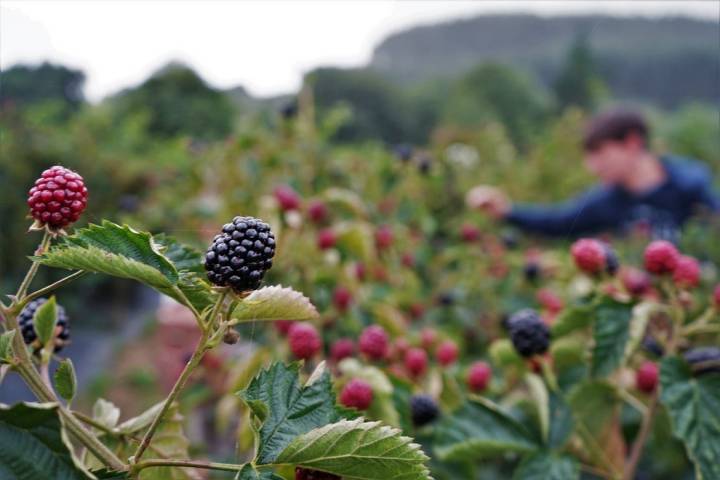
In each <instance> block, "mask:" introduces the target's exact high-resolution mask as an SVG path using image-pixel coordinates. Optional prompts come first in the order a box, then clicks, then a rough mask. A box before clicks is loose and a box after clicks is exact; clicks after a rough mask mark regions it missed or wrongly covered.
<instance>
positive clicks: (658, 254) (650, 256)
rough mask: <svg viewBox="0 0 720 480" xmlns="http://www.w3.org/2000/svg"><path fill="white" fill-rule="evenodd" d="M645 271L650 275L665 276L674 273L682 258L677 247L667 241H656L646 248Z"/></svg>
mask: <svg viewBox="0 0 720 480" xmlns="http://www.w3.org/2000/svg"><path fill="white" fill-rule="evenodd" d="M643 257H644V260H645V270H647V271H648V272H650V273H655V274H664V273H672V272H673V271H675V267H677V264H678V260H679V258H680V252H678V250H677V248H675V245H673V244H672V243H670V242H668V241H665V240H655V241H654V242H652V243H650V245H648V246H647V248H645V253H644V255H643Z"/></svg>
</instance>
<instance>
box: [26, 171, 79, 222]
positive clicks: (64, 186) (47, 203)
mask: <svg viewBox="0 0 720 480" xmlns="http://www.w3.org/2000/svg"><path fill="white" fill-rule="evenodd" d="M87 197H88V191H87V188H86V187H85V183H84V181H83V178H82V177H81V176H80V175H78V174H77V173H75V172H73V171H72V170H69V169H67V168H64V167H60V166H54V167H50V168H48V169H47V170H45V171H44V172H43V173H42V174H41V175H40V178H38V179H37V180H35V185H34V186H33V187H32V188H31V189H30V191H29V192H28V199H27V204H28V206H29V207H30V215H32V217H33V218H34V219H35V220H36V221H37V224H39V225H40V226H47V227H48V228H50V229H51V230H60V229H61V228H64V227H66V226H68V225H70V224H71V223H74V222H75V221H77V219H78V217H80V214H81V213H82V212H83V210H85V207H86V206H87Z"/></svg>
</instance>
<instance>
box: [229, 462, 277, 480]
mask: <svg viewBox="0 0 720 480" xmlns="http://www.w3.org/2000/svg"><path fill="white" fill-rule="evenodd" d="M235 480H283V478H282V477H280V476H278V475H275V474H274V473H273V472H268V471H264V472H258V471H257V470H255V468H254V467H253V466H252V465H250V464H247V465H245V466H244V467H243V468H242V470H240V471H239V472H238V473H237V475H236V476H235Z"/></svg>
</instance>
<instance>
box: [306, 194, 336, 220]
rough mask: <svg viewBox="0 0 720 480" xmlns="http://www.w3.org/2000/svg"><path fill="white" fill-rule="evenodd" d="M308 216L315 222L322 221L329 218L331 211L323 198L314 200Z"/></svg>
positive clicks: (309, 207) (308, 210) (310, 205)
mask: <svg viewBox="0 0 720 480" xmlns="http://www.w3.org/2000/svg"><path fill="white" fill-rule="evenodd" d="M307 212H308V217H310V220H311V221H312V222H314V223H322V222H324V221H325V220H327V218H328V215H329V213H330V212H329V211H328V208H327V205H325V202H323V201H322V200H312V201H311V202H310V204H309V205H308V209H307Z"/></svg>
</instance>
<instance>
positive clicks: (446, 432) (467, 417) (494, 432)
mask: <svg viewBox="0 0 720 480" xmlns="http://www.w3.org/2000/svg"><path fill="white" fill-rule="evenodd" d="M435 435H436V436H435V453H436V454H437V456H438V457H439V458H440V459H441V460H469V459H473V460H475V459H478V458H481V457H487V456H494V455H496V454H499V453H504V452H531V451H534V450H535V449H536V448H537V447H538V445H537V443H536V442H535V440H534V439H533V437H532V436H531V435H530V433H529V432H528V431H527V429H526V428H525V427H524V426H523V425H522V424H520V423H518V422H517V421H516V420H514V419H513V418H512V417H511V416H510V415H508V414H507V413H505V412H504V411H502V410H501V409H500V407H498V406H497V405H495V404H493V403H491V402H489V401H487V400H484V399H477V400H476V401H472V402H468V403H466V404H465V405H463V406H462V407H461V408H460V409H459V410H458V411H457V412H455V413H454V414H452V415H448V416H445V417H443V419H442V420H441V421H440V422H438V424H437V425H436V426H435Z"/></svg>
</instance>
